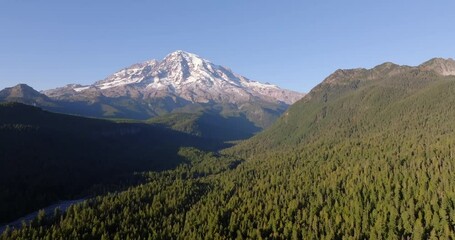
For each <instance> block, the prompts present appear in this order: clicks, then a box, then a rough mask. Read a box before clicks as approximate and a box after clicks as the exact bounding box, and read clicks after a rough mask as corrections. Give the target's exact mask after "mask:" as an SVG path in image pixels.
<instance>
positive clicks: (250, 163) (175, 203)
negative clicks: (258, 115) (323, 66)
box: [1, 65, 455, 239]
mask: <svg viewBox="0 0 455 240" xmlns="http://www.w3.org/2000/svg"><path fill="white" fill-rule="evenodd" d="M453 93H455V77H453V76H441V75H438V74H436V73H435V72H433V71H421V70H418V69H411V68H401V67H397V66H390V65H384V66H378V67H377V68H375V69H373V70H356V71H352V72H336V73H335V74H334V75H332V76H330V77H329V78H328V79H326V81H324V82H323V83H321V84H320V85H319V86H317V87H316V88H315V89H313V90H312V92H310V93H309V94H308V95H307V96H306V97H304V98H303V99H302V100H300V101H299V102H298V103H296V104H294V105H293V106H292V107H291V108H290V109H289V110H288V111H287V112H286V113H284V114H283V116H282V117H281V118H280V119H279V120H278V121H277V122H276V123H275V124H274V125H273V126H271V127H270V128H269V129H267V130H266V131H264V132H262V133H260V134H258V135H257V136H255V137H253V138H251V139H249V140H247V141H245V142H242V143H240V144H238V145H237V146H235V147H233V148H230V149H226V150H224V151H222V152H221V153H210V152H203V151H200V150H197V149H194V148H183V149H180V152H179V154H180V156H182V157H184V158H185V159H187V160H186V161H184V163H183V164H182V165H179V166H178V167H177V168H176V169H174V170H168V171H163V172H148V173H144V174H143V176H144V177H145V178H146V180H145V181H146V183H144V184H142V185H139V186H135V187H131V188H129V189H128V190H126V191H123V192H118V193H111V194H108V195H105V196H100V197H97V198H96V199H93V200H89V201H87V202H85V203H84V204H81V205H77V206H74V207H72V208H70V210H69V211H68V212H67V213H66V214H62V215H59V214H58V213H57V214H56V217H52V215H53V214H54V213H47V215H48V216H49V215H50V216H49V217H44V216H41V218H40V219H36V221H35V222H34V223H32V225H31V226H28V227H23V228H21V229H17V230H8V231H7V232H5V233H3V235H1V238H2V239H46V238H47V239H68V238H73V239H452V238H455V175H454V170H455V160H454V155H455V129H454V127H453V126H455V104H454V103H455V95H454V94H453ZM242 159H243V160H242ZM42 215H43V214H42Z"/></svg>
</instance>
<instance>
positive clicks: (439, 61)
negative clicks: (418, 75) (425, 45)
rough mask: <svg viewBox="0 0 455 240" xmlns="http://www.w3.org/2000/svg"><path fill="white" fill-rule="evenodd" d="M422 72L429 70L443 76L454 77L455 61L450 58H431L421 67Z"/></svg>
mask: <svg viewBox="0 0 455 240" xmlns="http://www.w3.org/2000/svg"><path fill="white" fill-rule="evenodd" d="M419 68H420V69H422V70H431V71H434V72H436V73H438V74H441V75H443V76H450V75H455V60H453V59H452V58H447V59H445V58H433V59H430V60H428V61H426V62H424V63H422V64H421V65H419Z"/></svg>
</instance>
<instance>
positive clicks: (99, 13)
mask: <svg viewBox="0 0 455 240" xmlns="http://www.w3.org/2000/svg"><path fill="white" fill-rule="evenodd" d="M454 12H455V1H438V0H435V1H423V0H414V1H410V0H395V1H389V0H381V1H369V0H363V1H360V0H358V1H352V0H345V1H336V0H333V1H316V0H314V1H312V0H309V1H264V0H261V1H259V0H257V1H255V0H249V1H245V0H237V1H232V0H231V1H217V0H211V1H208V0H207V1H199V0H192V1H186V0H182V1H172V0H166V1H163V0H162V1H145V0H130V1H126V0H125V1H100V0H96V1H93V0H90V1H82V0H77V1H61V0H59V1H46V0H40V1H33V0H28V1H26V0H3V1H0V88H4V87H7V86H13V85H15V84H17V83H27V84H29V85H31V86H32V87H34V88H35V89H38V90H43V89H49V88H53V87H57V86H63V85H65V84H68V83H81V84H90V83H93V82H95V81H96V80H100V79H103V78H105V77H106V76H107V75H109V74H111V73H113V72H115V71H116V70H119V69H121V68H123V67H126V66H129V65H131V64H133V63H136V62H141V61H144V60H148V59H162V58H163V57H164V56H165V55H167V54H168V53H170V52H172V51H174V50H177V49H181V50H185V51H188V52H193V53H196V54H198V55H200V56H201V57H203V58H206V59H208V60H211V61H212V62H213V63H216V64H219V65H224V66H227V67H230V68H231V69H232V70H234V71H235V72H237V73H239V74H242V75H244V76H246V77H248V78H250V79H254V80H259V81H262V82H271V83H274V84H278V85H280V86H282V87H285V88H288V89H294V90H298V91H305V92H307V91H309V90H310V89H311V88H312V87H314V86H315V85H316V84H318V83H319V82H321V81H322V80H323V79H324V78H325V77H326V76H327V75H329V74H330V73H332V72H333V71H335V70H336V69H338V68H354V67H367V68H369V67H373V66H375V65H377V64H380V63H382V62H386V61H392V62H395V63H398V64H406V65H418V64H420V63H421V62H423V61H425V60H428V59H430V58H432V57H455V13H454Z"/></svg>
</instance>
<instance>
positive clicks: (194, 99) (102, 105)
mask: <svg viewBox="0 0 455 240" xmlns="http://www.w3.org/2000/svg"><path fill="white" fill-rule="evenodd" d="M303 96H304V94H302V93H298V92H295V91H290V90H285V89H281V88H279V87H278V86H276V85H272V84H268V83H265V84H264V83H260V82H257V81H252V80H249V79H247V78H245V77H243V76H241V75H238V74H236V73H234V72H233V71H231V70H230V69H228V68H226V67H223V66H219V65H216V64H213V63H211V62H209V61H207V60H205V59H203V58H201V57H199V56H197V55H195V54H192V53H188V52H184V51H175V52H173V53H171V54H169V55H167V56H166V57H165V58H164V59H163V60H162V61H157V60H150V61H146V62H143V63H137V64H134V65H132V66H130V67H127V68H124V69H122V70H120V71H118V72H116V73H114V74H112V75H110V76H108V77H107V78H106V79H104V80H101V81H97V82H95V83H94V84H92V85H79V84H70V85H66V86H64V87H60V88H56V89H50V90H45V91H42V92H41V93H40V92H37V91H35V90H34V89H32V88H31V87H29V86H27V85H24V84H19V85H17V86H15V87H12V88H6V89H4V90H2V91H0V101H16V102H21V103H25V104H30V105H34V106H38V107H42V108H44V109H46V110H50V111H54V112H60V113H68V114H76V115H81V116H89V117H102V118H116V119H119V118H123V119H139V120H145V119H149V118H152V117H157V116H166V115H167V114H169V113H173V115H172V116H170V117H171V118H172V119H173V120H175V119H180V117H177V118H176V117H175V115H176V114H177V115H178V114H184V115H186V114H188V113H190V114H196V115H197V116H202V115H206V114H209V115H210V116H213V117H215V118H218V117H221V118H224V119H231V120H232V119H236V120H235V121H233V122H232V124H235V125H232V126H230V127H229V126H228V127H227V129H228V130H229V129H236V128H237V127H238V124H239V123H240V122H242V123H243V124H244V125H245V124H246V125H248V126H243V129H249V130H250V131H249V132H248V133H247V134H244V136H251V135H252V134H253V133H254V132H256V131H258V130H260V129H261V128H265V127H267V126H269V125H270V124H271V123H273V122H274V121H275V120H276V119H277V118H278V116H279V115H281V114H282V113H283V112H284V111H285V110H286V109H287V107H288V106H289V105H290V104H292V103H294V102H295V101H297V100H298V99H300V98H301V97H303ZM201 113H202V115H201ZM160 119H161V120H160V122H161V123H162V124H164V125H169V126H170V125H175V124H170V123H167V122H166V121H164V120H165V119H166V117H164V118H160ZM226 123H227V124H228V125H229V124H230V122H229V121H227V122H226ZM193 125H194V124H193ZM241 128H242V127H241ZM190 132H194V129H193V130H191V131H190ZM228 132H229V131H228Z"/></svg>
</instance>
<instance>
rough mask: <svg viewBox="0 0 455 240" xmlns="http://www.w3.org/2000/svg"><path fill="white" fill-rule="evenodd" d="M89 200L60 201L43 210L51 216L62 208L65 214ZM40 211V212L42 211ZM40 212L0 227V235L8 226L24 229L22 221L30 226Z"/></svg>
mask: <svg viewBox="0 0 455 240" xmlns="http://www.w3.org/2000/svg"><path fill="white" fill-rule="evenodd" d="M86 199H87V198H81V199H75V200H67V201H60V202H58V203H56V204H53V205H50V206H48V207H45V208H42V209H44V211H45V212H46V215H49V214H54V210H55V209H56V208H60V211H61V212H62V213H63V212H65V211H66V210H67V209H68V208H69V207H70V206H71V205H73V204H77V203H80V202H83V201H85V200H86ZM42 209H40V210H42ZM38 212H39V210H38V211H36V212H33V213H30V214H28V215H26V216H24V217H21V218H19V219H17V220H16V221H13V222H10V223H7V224H5V225H3V226H0V234H1V233H3V231H5V229H6V226H9V227H10V228H20V227H22V221H25V222H26V223H27V224H30V222H31V221H32V220H33V219H34V218H36V216H37V215H38Z"/></svg>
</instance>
